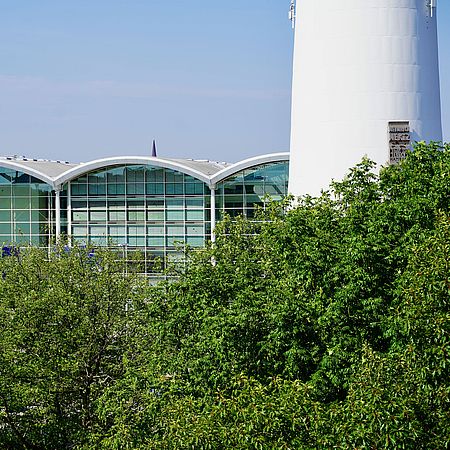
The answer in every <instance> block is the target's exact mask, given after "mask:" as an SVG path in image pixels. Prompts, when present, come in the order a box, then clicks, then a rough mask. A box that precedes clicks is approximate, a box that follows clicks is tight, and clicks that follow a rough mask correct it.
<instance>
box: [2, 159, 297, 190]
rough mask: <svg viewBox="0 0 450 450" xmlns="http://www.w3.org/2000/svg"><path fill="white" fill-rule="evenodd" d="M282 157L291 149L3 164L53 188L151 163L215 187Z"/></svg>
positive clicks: (7, 160)
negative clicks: (236, 155)
mask: <svg viewBox="0 0 450 450" xmlns="http://www.w3.org/2000/svg"><path fill="white" fill-rule="evenodd" d="M279 161H289V153H287V152H286V153H271V154H268V155H262V156H255V157H252V158H248V159H245V160H243V161H239V162H237V163H235V164H227V163H219V162H214V161H207V160H201V161H199V160H192V159H185V160H184V159H170V158H158V157H144V156H119V157H112V158H102V159H97V160H94V161H90V162H87V163H82V164H69V163H64V162H60V161H46V160H30V159H22V160H21V159H15V158H9V157H0V166H2V167H7V168H10V169H14V170H19V171H21V172H24V173H26V174H28V175H31V176H34V177H35V178H38V179H39V180H42V181H43V182H44V183H47V184H49V185H50V186H51V187H52V188H53V189H59V188H60V187H61V186H62V185H63V184H64V183H67V182H68V181H71V180H74V179H75V178H78V177H80V176H82V175H84V174H86V173H89V172H92V171H93V170H97V169H106V168H107V167H110V166H121V165H150V166H155V167H161V168H166V169H172V170H176V171H178V172H182V173H185V174H187V175H190V176H192V177H194V178H197V179H198V180H201V181H203V182H204V183H206V184H207V185H208V186H210V187H211V186H215V185H216V184H217V183H219V182H221V181H223V180H225V179H226V178H228V177H230V176H232V175H234V174H235V173H237V172H240V171H241V170H244V169H248V168H251V167H255V166H258V165H261V164H267V163H272V162H279Z"/></svg>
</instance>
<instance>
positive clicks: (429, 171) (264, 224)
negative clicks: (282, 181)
mask: <svg viewBox="0 0 450 450" xmlns="http://www.w3.org/2000/svg"><path fill="white" fill-rule="evenodd" d="M449 204H450V147H449V146H448V145H446V146H443V147H442V146H439V145H438V144H433V143H432V144H429V145H425V144H418V145H417V146H416V148H415V150H414V151H413V152H410V153H409V154H408V156H407V158H406V159H405V160H404V161H402V162H401V163H400V164H398V165H391V166H388V167H386V168H383V169H382V170H381V171H379V172H378V173H377V172H375V171H374V165H373V163H372V162H370V161H368V160H367V159H364V160H363V161H362V162H361V163H360V164H358V165H357V166H356V167H354V168H352V169H351V170H350V171H349V173H348V175H347V176H346V178H345V179H344V180H342V181H336V182H333V183H332V184H331V185H330V188H329V190H328V191H326V192H324V193H323V194H322V195H321V196H320V197H318V198H312V197H308V196H306V197H303V198H300V199H298V200H296V201H295V204H294V205H292V204H289V201H288V200H287V201H286V202H284V203H282V204H273V205H271V206H270V207H269V208H268V209H267V210H266V211H260V214H259V216H258V217H257V220H252V221H250V220H246V219H244V218H237V219H236V218H234V219H231V218H225V219H224V220H223V221H222V222H221V223H220V224H219V225H218V228H217V230H216V234H217V239H216V242H215V243H214V244H211V245H209V246H208V247H207V248H206V249H204V250H200V251H198V250H195V251H188V256H187V257H188V263H187V268H186V271H185V273H183V274H182V275H181V276H179V277H178V278H177V279H173V278H171V279H170V280H168V281H162V282H161V283H159V284H157V285H156V286H149V285H148V284H146V283H145V281H144V280H142V279H140V278H139V277H137V276H133V275H127V276H125V275H124V270H123V269H121V262H120V261H119V262H117V261H115V256H114V255H112V254H110V253H109V252H108V251H106V250H98V251H97V250H96V251H95V253H94V257H93V258H92V257H89V255H90V254H88V253H87V251H86V250H85V249H82V248H74V249H72V250H71V251H70V252H66V251H64V248H63V247H61V248H59V250H56V251H55V252H50V254H47V253H43V252H41V251H39V250H32V249H29V250H28V251H26V252H21V253H19V254H17V255H16V256H14V255H11V256H7V257H4V258H2V259H1V261H0V263H1V268H0V270H1V271H2V273H3V276H2V279H1V281H0V294H1V297H0V298H1V300H0V321H1V324H2V327H1V329H0V443H1V444H2V445H3V446H6V447H11V448H80V449H81V448H85V449H88V448H104V449H123V448H129V449H144V448H145V449H148V448H154V449H222V448H236V449H303V448H305V449H309V448H311V449H313V448H314V449H315V448H323V449H328V448H342V449H347V448H360V449H363V448H368V449H369V448H395V449H397V448H399V449H400V448H405V449H407V448H408V449H409V448H411V449H413V448H414V449H420V448H423V449H428V448H430V449H431V448H433V449H440V448H442V449H445V448H449V447H450V383H449V380H450V373H449V363H450V361H449V358H450V357H449V353H450V340H449V332H450V325H449V324H450V320H449V319H450V310H449V299H450V295H449V294H450V278H449V274H450V270H449V269H450V215H449V212H450V211H449Z"/></svg>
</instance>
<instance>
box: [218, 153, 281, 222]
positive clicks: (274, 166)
mask: <svg viewBox="0 0 450 450" xmlns="http://www.w3.org/2000/svg"><path fill="white" fill-rule="evenodd" d="M288 177H289V162H288V161H280V162H275V163H267V164H262V165H258V166H255V167H251V168H248V169H245V170H242V171H240V172H237V173H235V174H234V175H233V176H231V177H229V178H227V179H226V180H224V181H222V182H220V183H218V184H217V188H216V189H217V190H216V209H217V213H216V214H217V218H218V220H220V219H221V218H222V217H223V214H224V213H226V214H228V215H230V216H232V217H235V216H238V215H243V216H244V217H248V218H253V217H254V215H255V210H256V208H257V207H262V208H264V206H265V204H266V202H267V201H268V200H269V199H270V200H274V201H276V200H281V199H282V198H283V197H285V196H286V195H287V192H288Z"/></svg>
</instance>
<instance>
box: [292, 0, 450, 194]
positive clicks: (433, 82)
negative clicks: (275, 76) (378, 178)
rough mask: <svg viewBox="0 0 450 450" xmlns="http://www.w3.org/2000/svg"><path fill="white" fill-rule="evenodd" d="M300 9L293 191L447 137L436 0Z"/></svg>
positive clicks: (313, 1) (310, 2)
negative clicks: (420, 143) (364, 162)
mask: <svg viewBox="0 0 450 450" xmlns="http://www.w3.org/2000/svg"><path fill="white" fill-rule="evenodd" d="M291 14H292V12H291ZM295 15H296V18H295V20H296V25H295V47H294V77H293V86H292V118H291V120H292V125H291V156H290V174H289V191H290V192H291V193H292V194H294V195H302V194H306V193H309V194H313V195H316V194H318V193H319V192H320V190H321V189H326V188H327V187H328V185H329V183H330V181H331V180H332V179H336V180H339V179H341V178H342V177H343V176H344V175H345V173H346V172H347V170H348V169H349V168H350V167H352V166H354V165H355V164H356V163H357V162H359V161H360V160H361V158H362V157H363V156H364V155H367V156H368V157H369V158H371V159H372V160H374V161H376V162H377V163H378V164H379V165H386V164H389V163H393V162H396V161H398V160H399V159H401V158H402V157H403V156H404V153H405V149H406V148H409V147H410V144H411V143H413V142H415V141H422V140H425V141H430V140H436V141H440V140H442V125H441V107H440V89H439V63H438V45H437V28H436V0H297V5H296V11H295Z"/></svg>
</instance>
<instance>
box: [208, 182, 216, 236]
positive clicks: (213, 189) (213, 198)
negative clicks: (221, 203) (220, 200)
mask: <svg viewBox="0 0 450 450" xmlns="http://www.w3.org/2000/svg"><path fill="white" fill-rule="evenodd" d="M209 188H210V189H211V206H210V208H211V242H215V241H216V234H215V228H216V186H215V185H213V186H210V187H209Z"/></svg>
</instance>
